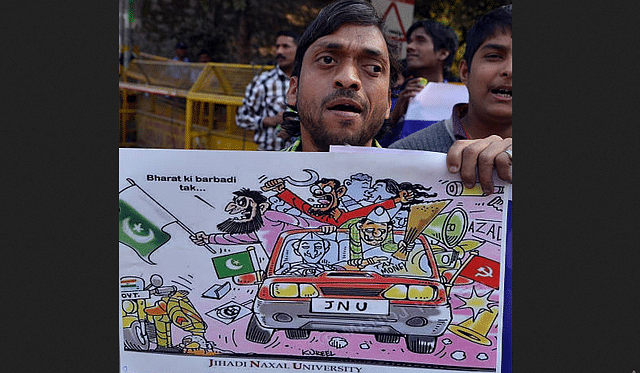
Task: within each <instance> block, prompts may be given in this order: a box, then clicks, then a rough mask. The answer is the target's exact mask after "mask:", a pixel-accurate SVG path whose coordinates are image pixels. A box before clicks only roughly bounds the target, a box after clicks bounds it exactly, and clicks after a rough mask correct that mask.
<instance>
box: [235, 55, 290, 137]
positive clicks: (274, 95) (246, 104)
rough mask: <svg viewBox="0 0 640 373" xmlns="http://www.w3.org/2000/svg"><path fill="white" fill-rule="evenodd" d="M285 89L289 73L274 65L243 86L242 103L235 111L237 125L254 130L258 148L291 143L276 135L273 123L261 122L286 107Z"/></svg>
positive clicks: (287, 84)
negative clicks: (269, 124)
mask: <svg viewBox="0 0 640 373" xmlns="http://www.w3.org/2000/svg"><path fill="white" fill-rule="evenodd" d="M288 89H289V77H288V76H287V75H286V74H285V73H284V72H283V71H282V70H280V68H279V67H278V66H276V67H275V68H274V69H272V70H269V71H265V72H263V73H262V74H260V75H256V76H255V77H254V78H253V80H252V81H251V83H249V85H248V86H247V88H246V90H245V94H244V99H243V100H242V106H241V107H240V108H239V109H238V112H237V113H236V125H237V126H238V127H240V128H244V129H247V130H251V131H255V135H254V136H253V141H255V142H256V144H258V150H281V149H283V148H284V147H285V146H286V145H289V144H288V143H290V142H286V143H285V141H284V140H282V139H281V138H279V137H278V136H277V131H276V127H266V128H265V127H263V126H262V121H263V120H264V118H266V117H270V116H274V115H276V114H278V113H279V112H281V111H283V110H285V109H286V107H287V106H286V101H285V99H286V94H287V90H288Z"/></svg>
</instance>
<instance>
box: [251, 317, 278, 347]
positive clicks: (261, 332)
mask: <svg viewBox="0 0 640 373" xmlns="http://www.w3.org/2000/svg"><path fill="white" fill-rule="evenodd" d="M272 335H273V329H269V328H265V327H263V326H262V325H260V324H259V323H258V318H257V317H256V315H255V314H253V315H251V320H249V324H248V325H247V333H246V337H247V340H248V341H251V342H254V343H262V344H265V343H267V342H269V340H270V339H271V336H272Z"/></svg>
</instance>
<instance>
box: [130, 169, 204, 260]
mask: <svg viewBox="0 0 640 373" xmlns="http://www.w3.org/2000/svg"><path fill="white" fill-rule="evenodd" d="M126 180H127V181H128V182H129V183H130V184H131V186H134V187H136V188H138V190H140V191H141V192H142V193H144V194H145V195H146V196H147V197H148V198H149V199H150V200H152V201H153V202H155V203H156V204H157V205H158V206H160V207H161V208H162V209H163V210H164V211H165V212H166V213H167V214H169V215H170V216H171V217H172V218H173V219H175V222H176V223H178V225H179V226H180V227H182V229H184V230H185V231H187V232H188V233H189V234H190V235H192V236H193V235H195V233H194V232H193V231H192V230H191V229H189V227H187V226H186V225H184V223H183V222H181V221H180V219H178V218H177V217H176V216H175V215H173V214H172V213H171V212H170V211H169V210H167V209H166V208H164V206H162V204H160V203H159V202H158V201H156V200H155V199H154V198H153V197H151V195H149V193H147V192H146V191H145V190H144V189H142V188H141V187H140V186H139V185H138V184H136V182H135V181H133V179H130V178H127V179H126ZM204 247H206V248H207V250H209V251H210V252H211V253H212V254H217V252H216V251H215V250H214V249H213V248H211V246H209V244H204Z"/></svg>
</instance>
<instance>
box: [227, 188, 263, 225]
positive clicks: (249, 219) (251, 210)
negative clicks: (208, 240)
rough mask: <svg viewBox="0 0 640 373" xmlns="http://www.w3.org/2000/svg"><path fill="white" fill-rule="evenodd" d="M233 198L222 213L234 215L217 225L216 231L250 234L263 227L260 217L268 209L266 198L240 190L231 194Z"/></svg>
mask: <svg viewBox="0 0 640 373" xmlns="http://www.w3.org/2000/svg"><path fill="white" fill-rule="evenodd" d="M233 194H234V195H235V197H233V200H232V201H231V202H229V203H228V204H227V206H226V207H225V208H224V211H225V212H227V213H229V214H231V215H235V217H231V218H229V219H227V220H225V221H223V222H222V223H220V224H218V226H217V227H218V229H220V230H221V231H223V232H226V233H251V232H255V231H257V230H259V229H260V228H262V226H263V225H264V221H263V220H262V215H263V214H264V213H265V212H266V211H267V209H268V208H269V202H268V201H267V198H266V197H265V196H263V195H262V193H261V192H258V191H255V190H249V189H247V188H242V189H240V190H237V191H235V192H233Z"/></svg>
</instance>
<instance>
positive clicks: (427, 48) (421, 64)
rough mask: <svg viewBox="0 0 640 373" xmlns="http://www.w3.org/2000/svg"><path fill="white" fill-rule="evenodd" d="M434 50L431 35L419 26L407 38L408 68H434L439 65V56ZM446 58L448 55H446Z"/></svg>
mask: <svg viewBox="0 0 640 373" xmlns="http://www.w3.org/2000/svg"><path fill="white" fill-rule="evenodd" d="M441 54H442V52H441V53H437V52H436V51H435V50H434V45H433V39H432V38H431V35H429V34H427V32H426V31H425V30H424V28H422V27H418V28H416V29H415V30H413V32H412V33H411V35H410V36H409V38H408V39H407V69H409V70H416V69H425V68H426V69H434V68H436V67H438V64H439V61H440V59H439V56H440V55H441ZM445 58H446V56H445Z"/></svg>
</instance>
